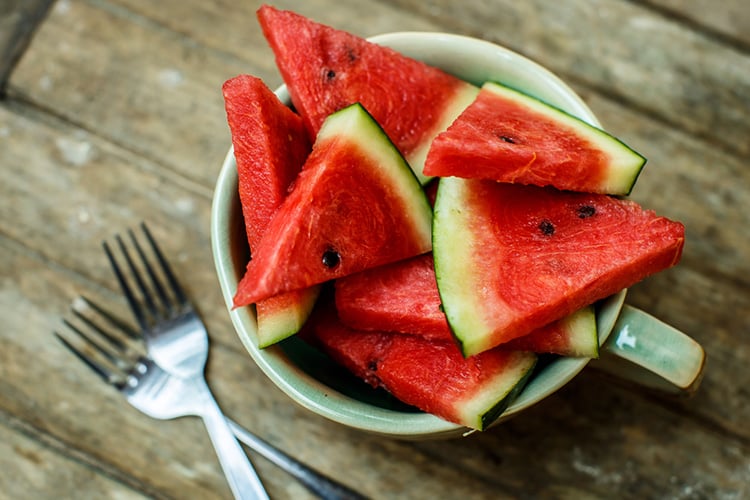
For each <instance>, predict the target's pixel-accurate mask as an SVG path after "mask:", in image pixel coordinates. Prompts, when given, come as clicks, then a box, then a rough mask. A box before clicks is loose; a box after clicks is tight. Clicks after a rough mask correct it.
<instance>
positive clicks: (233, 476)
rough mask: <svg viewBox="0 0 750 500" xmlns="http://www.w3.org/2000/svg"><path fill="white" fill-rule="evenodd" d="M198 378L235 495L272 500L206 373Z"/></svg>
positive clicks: (203, 410)
mask: <svg viewBox="0 0 750 500" xmlns="http://www.w3.org/2000/svg"><path fill="white" fill-rule="evenodd" d="M196 378H197V379H198V381H197V382H196V384H195V385H196V386H199V387H200V389H201V393H202V394H201V398H200V401H201V412H200V417H201V418H202V419H203V423H204V424H205V425H206V430H208V435H209V437H210V438H211V442H212V443H213V445H214V450H216V455H217V456H218V457H219V463H220V464H221V468H222V469H223V470H224V475H225V476H226V478H227V481H228V482H229V487H230V489H231V490H232V493H233V494H234V498H237V499H243V500H244V499H258V500H268V493H266V490H265V488H264V487H263V483H261V481H260V478H259V477H258V474H257V473H256V472H255V468H253V465H252V464H251V463H250V460H249V459H248V458H247V455H246V454H245V451H244V450H243V449H242V446H240V443H239V442H238V441H237V439H236V438H235V436H234V434H233V433H232V431H231V429H230V428H229V424H228V423H227V420H226V417H225V416H224V414H223V413H222V412H221V409H220V408H219V405H218V404H217V403H216V400H215V399H214V397H213V396H212V395H211V391H210V390H209V389H208V385H206V382H205V380H204V379H203V377H196Z"/></svg>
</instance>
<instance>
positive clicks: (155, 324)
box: [99, 223, 366, 500]
mask: <svg viewBox="0 0 750 500" xmlns="http://www.w3.org/2000/svg"><path fill="white" fill-rule="evenodd" d="M140 227H141V231H142V232H143V235H144V236H145V239H146V241H147V243H148V246H147V248H146V249H144V246H145V245H141V244H140V243H139V240H138V238H137V237H136V235H135V233H134V232H133V231H132V230H129V231H128V237H129V240H130V242H131V247H132V248H134V249H135V252H134V253H135V254H136V255H137V259H135V258H134V257H133V255H132V254H131V252H130V251H129V250H128V246H127V245H126V244H125V242H124V241H123V239H122V238H121V237H120V236H119V235H116V236H115V241H116V243H117V248H118V249H119V253H120V254H121V258H120V259H119V260H120V261H124V262H125V268H126V269H128V270H129V273H128V275H129V276H130V280H128V278H127V276H126V273H125V272H124V271H123V266H121V265H120V264H119V263H118V259H116V258H115V255H114V252H113V251H112V249H111V248H110V246H109V244H107V242H104V243H102V246H103V248H104V251H105V253H106V254H107V257H108V259H109V262H110V264H111V266H112V270H113V271H114V273H115V276H116V277H117V281H118V283H119V284H120V288H121V289H122V291H123V294H124V295H125V297H126V300H127V302H128V305H129V306H130V309H131V311H132V313H133V316H134V317H135V319H136V321H137V323H138V326H139V329H140V333H141V335H142V337H143V339H144V342H145V344H146V350H147V352H148V355H149V356H150V357H151V358H152V359H153V360H154V361H155V362H156V364H158V365H159V366H160V367H161V368H162V369H164V370H166V371H168V372H170V373H173V374H176V375H179V376H185V375H189V374H190V373H194V372H195V371H198V370H199V371H200V372H201V373H202V372H203V367H204V366H205V362H206V358H207V356H208V334H207V332H206V328H205V326H204V325H203V323H202V321H201V320H200V318H199V316H198V314H197V313H196V311H195V309H194V308H193V306H192V305H191V304H190V301H189V300H188V298H187V295H186V294H185V292H184V290H183V289H182V287H181V286H180V284H179V282H178V281H177V279H176V278H175V275H174V273H173V272H172V269H171V267H170V266H169V263H168V262H167V259H166V258H165V257H164V255H163V253H162V251H161V249H160V248H159V246H158V245H157V243H156V241H155V239H154V238H153V236H152V235H151V232H150V231H149V230H148V227H147V226H146V225H145V224H143V223H142V224H141V225H140ZM147 250H150V251H147ZM149 254H150V255H151V256H152V257H151V258H149ZM133 283H134V285H133ZM165 283H166V285H165ZM135 290H137V291H138V292H139V293H140V297H141V299H140V300H139V298H138V297H137V296H136V293H135ZM99 312H100V313H101V312H103V311H101V309H100V311H99ZM110 316H111V315H110ZM119 323H120V325H119V327H120V328H127V326H125V325H123V324H122V322H119ZM227 422H228V424H229V427H230V428H231V430H232V432H233V433H234V434H235V435H236V436H237V438H238V439H240V441H242V442H243V443H245V444H246V445H247V446H248V447H249V448H250V449H252V450H254V451H255V452H257V453H259V454H260V455H261V456H263V457H264V458H266V459H267V460H269V461H270V462H272V463H273V464H275V465H277V466H279V467H280V468H281V469H283V470H285V471H286V472H287V473H289V474H290V475H292V476H293V477H294V478H296V479H297V480H298V481H300V483H302V484H303V485H304V486H305V487H306V488H307V489H308V490H309V491H311V492H312V493H315V494H316V495H317V496H319V497H320V498H324V499H327V500H337V499H338V500H343V499H347V500H359V499H364V498H366V497H364V496H362V495H360V494H359V493H357V492H355V491H353V490H351V489H350V488H348V487H346V486H344V485H343V484H341V483H338V482H336V481H334V480H332V479H330V478H328V477H327V476H325V475H323V474H321V473H319V472H317V471H316V470H314V469H312V468H310V467H308V466H306V465H304V464H302V463H301V462H299V461H297V460H295V459H294V458H292V457H291V456H289V455H287V454H285V453H284V452H282V451H281V450H279V449H277V448H275V447H274V446H272V445H271V444H270V443H268V442H266V441H264V440H263V439H261V438H259V437H258V436H255V435H254V434H252V433H250V432H249V431H247V430H245V429H244V428H242V427H241V426H240V425H238V424H237V423H236V422H234V421H232V420H231V419H227Z"/></svg>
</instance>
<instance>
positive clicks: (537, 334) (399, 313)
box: [335, 253, 599, 358]
mask: <svg viewBox="0 0 750 500" xmlns="http://www.w3.org/2000/svg"><path fill="white" fill-rule="evenodd" d="M335 300H336V310H337V311H338V316H339V318H340V319H341V322H342V323H343V324H345V325H346V326H348V327H350V328H354V329H357V330H366V331H378V330H379V331H393V332H399V333H404V334H411V335H418V336H420V337H423V338H426V339H430V340H441V341H453V340H454V339H453V334H452V333H451V330H450V327H449V325H448V321H447V320H446V318H445V313H443V310H442V304H441V301H440V294H439V293H438V288H437V282H436V280H435V270H434V267H433V258H432V254H431V253H428V254H423V255H420V256H417V257H413V258H411V259H406V260H402V261H399V262H394V263H392V264H387V265H385V266H380V267H376V268H374V269H368V270H366V271H362V272H360V273H356V274H353V275H351V276H347V277H345V278H341V279H339V280H336V294H335ZM499 347H501V348H503V349H506V350H516V351H531V352H535V353H538V354H541V353H554V354H559V355H562V356H579V357H590V358H593V357H597V356H598V354H599V339H598V336H597V330H596V316H595V314H594V308H593V307H592V306H588V307H584V308H583V309H580V310H579V311H576V312H575V313H573V314H571V315H569V316H566V317H565V318H563V319H560V320H558V321H555V322H553V323H551V324H549V325H545V326H543V327H541V328H537V329H536V330H534V331H533V332H531V333H529V334H528V335H524V336H523V337H520V338H517V339H515V340H512V341H510V342H508V343H506V344H501V345H500V346H499Z"/></svg>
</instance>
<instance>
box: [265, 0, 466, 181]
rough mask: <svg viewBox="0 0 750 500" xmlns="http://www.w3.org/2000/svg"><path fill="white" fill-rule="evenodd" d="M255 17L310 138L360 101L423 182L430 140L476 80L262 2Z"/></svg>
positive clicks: (455, 113) (459, 107)
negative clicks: (333, 116)
mask: <svg viewBox="0 0 750 500" xmlns="http://www.w3.org/2000/svg"><path fill="white" fill-rule="evenodd" d="M258 19H259V21H260V25H261V27H262V29H263V33H264V35H265V37H266V39H267V40H268V43H269V45H270V46H271V49H272V50H273V52H274V55H275V56H276V64H277V66H278V68H279V71H280V73H281V76H282V78H283V79H284V82H285V83H286V85H287V88H288V90H289V95H290V96H291V99H292V103H293V104H294V106H295V108H296V109H297V111H298V112H299V113H300V114H301V115H302V117H303V118H304V120H305V124H306V125H307V128H308V130H309V132H310V134H311V136H312V137H314V136H315V135H316V134H317V132H318V130H319V129H320V127H321V125H322V124H323V121H324V120H325V118H326V117H327V116H328V115H330V114H331V113H333V112H335V111H338V110H339V109H341V108H343V107H345V106H348V105H350V104H353V103H355V102H359V103H361V104H362V105H363V106H364V107H365V108H366V109H367V110H368V111H369V112H370V113H371V114H372V116H373V117H374V118H375V120H377V121H378V123H380V125H381V126H382V127H383V129H384V130H385V131H386V133H387V134H388V136H389V137H390V138H391V140H392V141H393V142H394V144H395V145H396V147H398V148H399V150H400V151H401V153H402V154H403V155H404V156H405V157H406V159H407V161H408V162H409V164H410V165H411V167H412V168H413V169H414V172H415V173H416V174H417V176H418V177H419V178H420V181H422V182H425V181H426V178H425V177H424V176H423V174H422V166H423V165H424V161H425V158H426V156H427V151H428V149H429V145H430V143H431V142H432V139H433V138H434V137H435V136H436V135H437V134H438V133H439V132H441V131H443V130H445V129H446V128H447V127H448V125H450V123H451V122H452V121H453V120H454V119H455V118H456V117H457V116H458V115H459V114H460V113H461V111H463V110H464V109H465V108H466V106H468V105H469V104H470V103H471V102H472V101H473V100H474V98H475V97H476V95H477V93H478V92H479V89H478V88H477V87H475V86H473V85H471V84H469V83H467V82H464V81H462V80H460V79H458V78H456V77H454V76H451V75H448V74H447V73H445V72H443V71H441V70H439V69H437V68H434V67H431V66H428V65H426V64H424V63H422V62H419V61H416V60H414V59H411V58H408V57H406V56H404V55H402V54H399V53H398V52H395V51H394V50H392V49H390V48H386V47H382V46H380V45H376V44H374V43H371V42H368V41H367V40H365V39H363V38H359V37H357V36H355V35H353V34H351V33H347V32H345V31H340V30H336V29H334V28H331V27H329V26H325V25H322V24H318V23H316V22H313V21H312V20H310V19H308V18H306V17H303V16H301V15H299V14H296V13H294V12H291V11H282V10H278V9H276V8H274V7H271V6H268V5H264V6H262V7H261V8H260V9H259V10H258Z"/></svg>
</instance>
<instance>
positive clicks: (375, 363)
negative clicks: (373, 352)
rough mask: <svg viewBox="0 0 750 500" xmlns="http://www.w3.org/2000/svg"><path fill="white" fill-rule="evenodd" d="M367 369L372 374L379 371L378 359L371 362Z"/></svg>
mask: <svg viewBox="0 0 750 500" xmlns="http://www.w3.org/2000/svg"><path fill="white" fill-rule="evenodd" d="M367 369H368V370H369V371H371V372H376V371H378V361H377V360H376V359H373V360H371V361H370V362H369V363H367Z"/></svg>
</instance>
